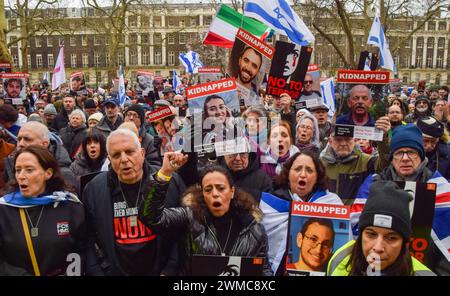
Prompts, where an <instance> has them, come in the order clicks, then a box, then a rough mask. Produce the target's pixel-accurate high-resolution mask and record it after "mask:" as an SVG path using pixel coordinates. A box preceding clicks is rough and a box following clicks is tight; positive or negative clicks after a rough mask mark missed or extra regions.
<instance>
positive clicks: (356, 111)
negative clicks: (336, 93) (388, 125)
mask: <svg viewBox="0 0 450 296" xmlns="http://www.w3.org/2000/svg"><path fill="white" fill-rule="evenodd" d="M372 102H373V101H372V95H371V94H370V90H369V88H367V86H365V85H362V84H359V85H355V86H354V87H353V88H352V89H351V90H350V97H349V98H348V101H347V106H348V108H349V109H350V112H349V113H347V114H343V115H341V116H339V117H338V118H337V119H336V124H348V125H361V126H375V120H374V119H373V117H372V116H371V115H370V114H369V108H370V107H371V106H372Z"/></svg>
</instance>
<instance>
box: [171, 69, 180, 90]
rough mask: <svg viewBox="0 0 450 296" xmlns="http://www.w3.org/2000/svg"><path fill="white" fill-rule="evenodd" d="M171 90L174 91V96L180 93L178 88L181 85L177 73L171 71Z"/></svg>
mask: <svg viewBox="0 0 450 296" xmlns="http://www.w3.org/2000/svg"><path fill="white" fill-rule="evenodd" d="M172 78H173V83H172V84H173V90H174V91H175V93H176V94H179V93H180V91H179V89H178V87H179V86H180V85H181V80H180V78H179V77H178V75H177V71H173V77H172Z"/></svg>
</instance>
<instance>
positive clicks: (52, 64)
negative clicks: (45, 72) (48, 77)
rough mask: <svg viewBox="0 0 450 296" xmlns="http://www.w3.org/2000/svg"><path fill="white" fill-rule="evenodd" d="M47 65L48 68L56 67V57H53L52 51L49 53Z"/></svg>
mask: <svg viewBox="0 0 450 296" xmlns="http://www.w3.org/2000/svg"><path fill="white" fill-rule="evenodd" d="M47 65H48V68H53V67H55V59H54V58H53V54H51V53H50V54H48V55H47Z"/></svg>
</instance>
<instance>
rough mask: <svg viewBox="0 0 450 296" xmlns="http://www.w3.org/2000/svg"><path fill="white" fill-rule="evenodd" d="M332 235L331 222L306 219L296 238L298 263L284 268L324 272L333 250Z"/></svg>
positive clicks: (289, 264)
mask: <svg viewBox="0 0 450 296" xmlns="http://www.w3.org/2000/svg"><path fill="white" fill-rule="evenodd" d="M334 235H335V233H334V229H333V222H331V220H329V219H320V218H310V219H308V220H307V221H306V222H305V223H304V224H303V226H302V229H301V231H300V232H299V233H298V234H297V238H296V243H297V247H298V248H299V252H300V254H299V256H298V261H297V262H292V263H288V264H286V268H287V269H295V270H302V271H325V268H326V266H327V263H328V260H329V259H330V257H331V252H332V249H333V243H334ZM293 239H294V238H293Z"/></svg>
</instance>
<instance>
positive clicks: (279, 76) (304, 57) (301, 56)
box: [267, 41, 312, 100]
mask: <svg viewBox="0 0 450 296" xmlns="http://www.w3.org/2000/svg"><path fill="white" fill-rule="evenodd" d="M275 52H276V54H275V55H274V56H273V59H272V66H271V68H270V73H269V78H268V80H267V94H269V95H273V96H280V95H281V94H282V93H288V94H289V95H290V96H291V98H292V99H295V100H296V99H298V98H299V96H300V94H301V91H302V88H303V80H304V78H305V74H306V71H307V69H308V64H309V60H310V58H311V53H312V48H311V47H304V46H300V45H297V44H294V43H288V42H284V41H277V43H276V44H275Z"/></svg>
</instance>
